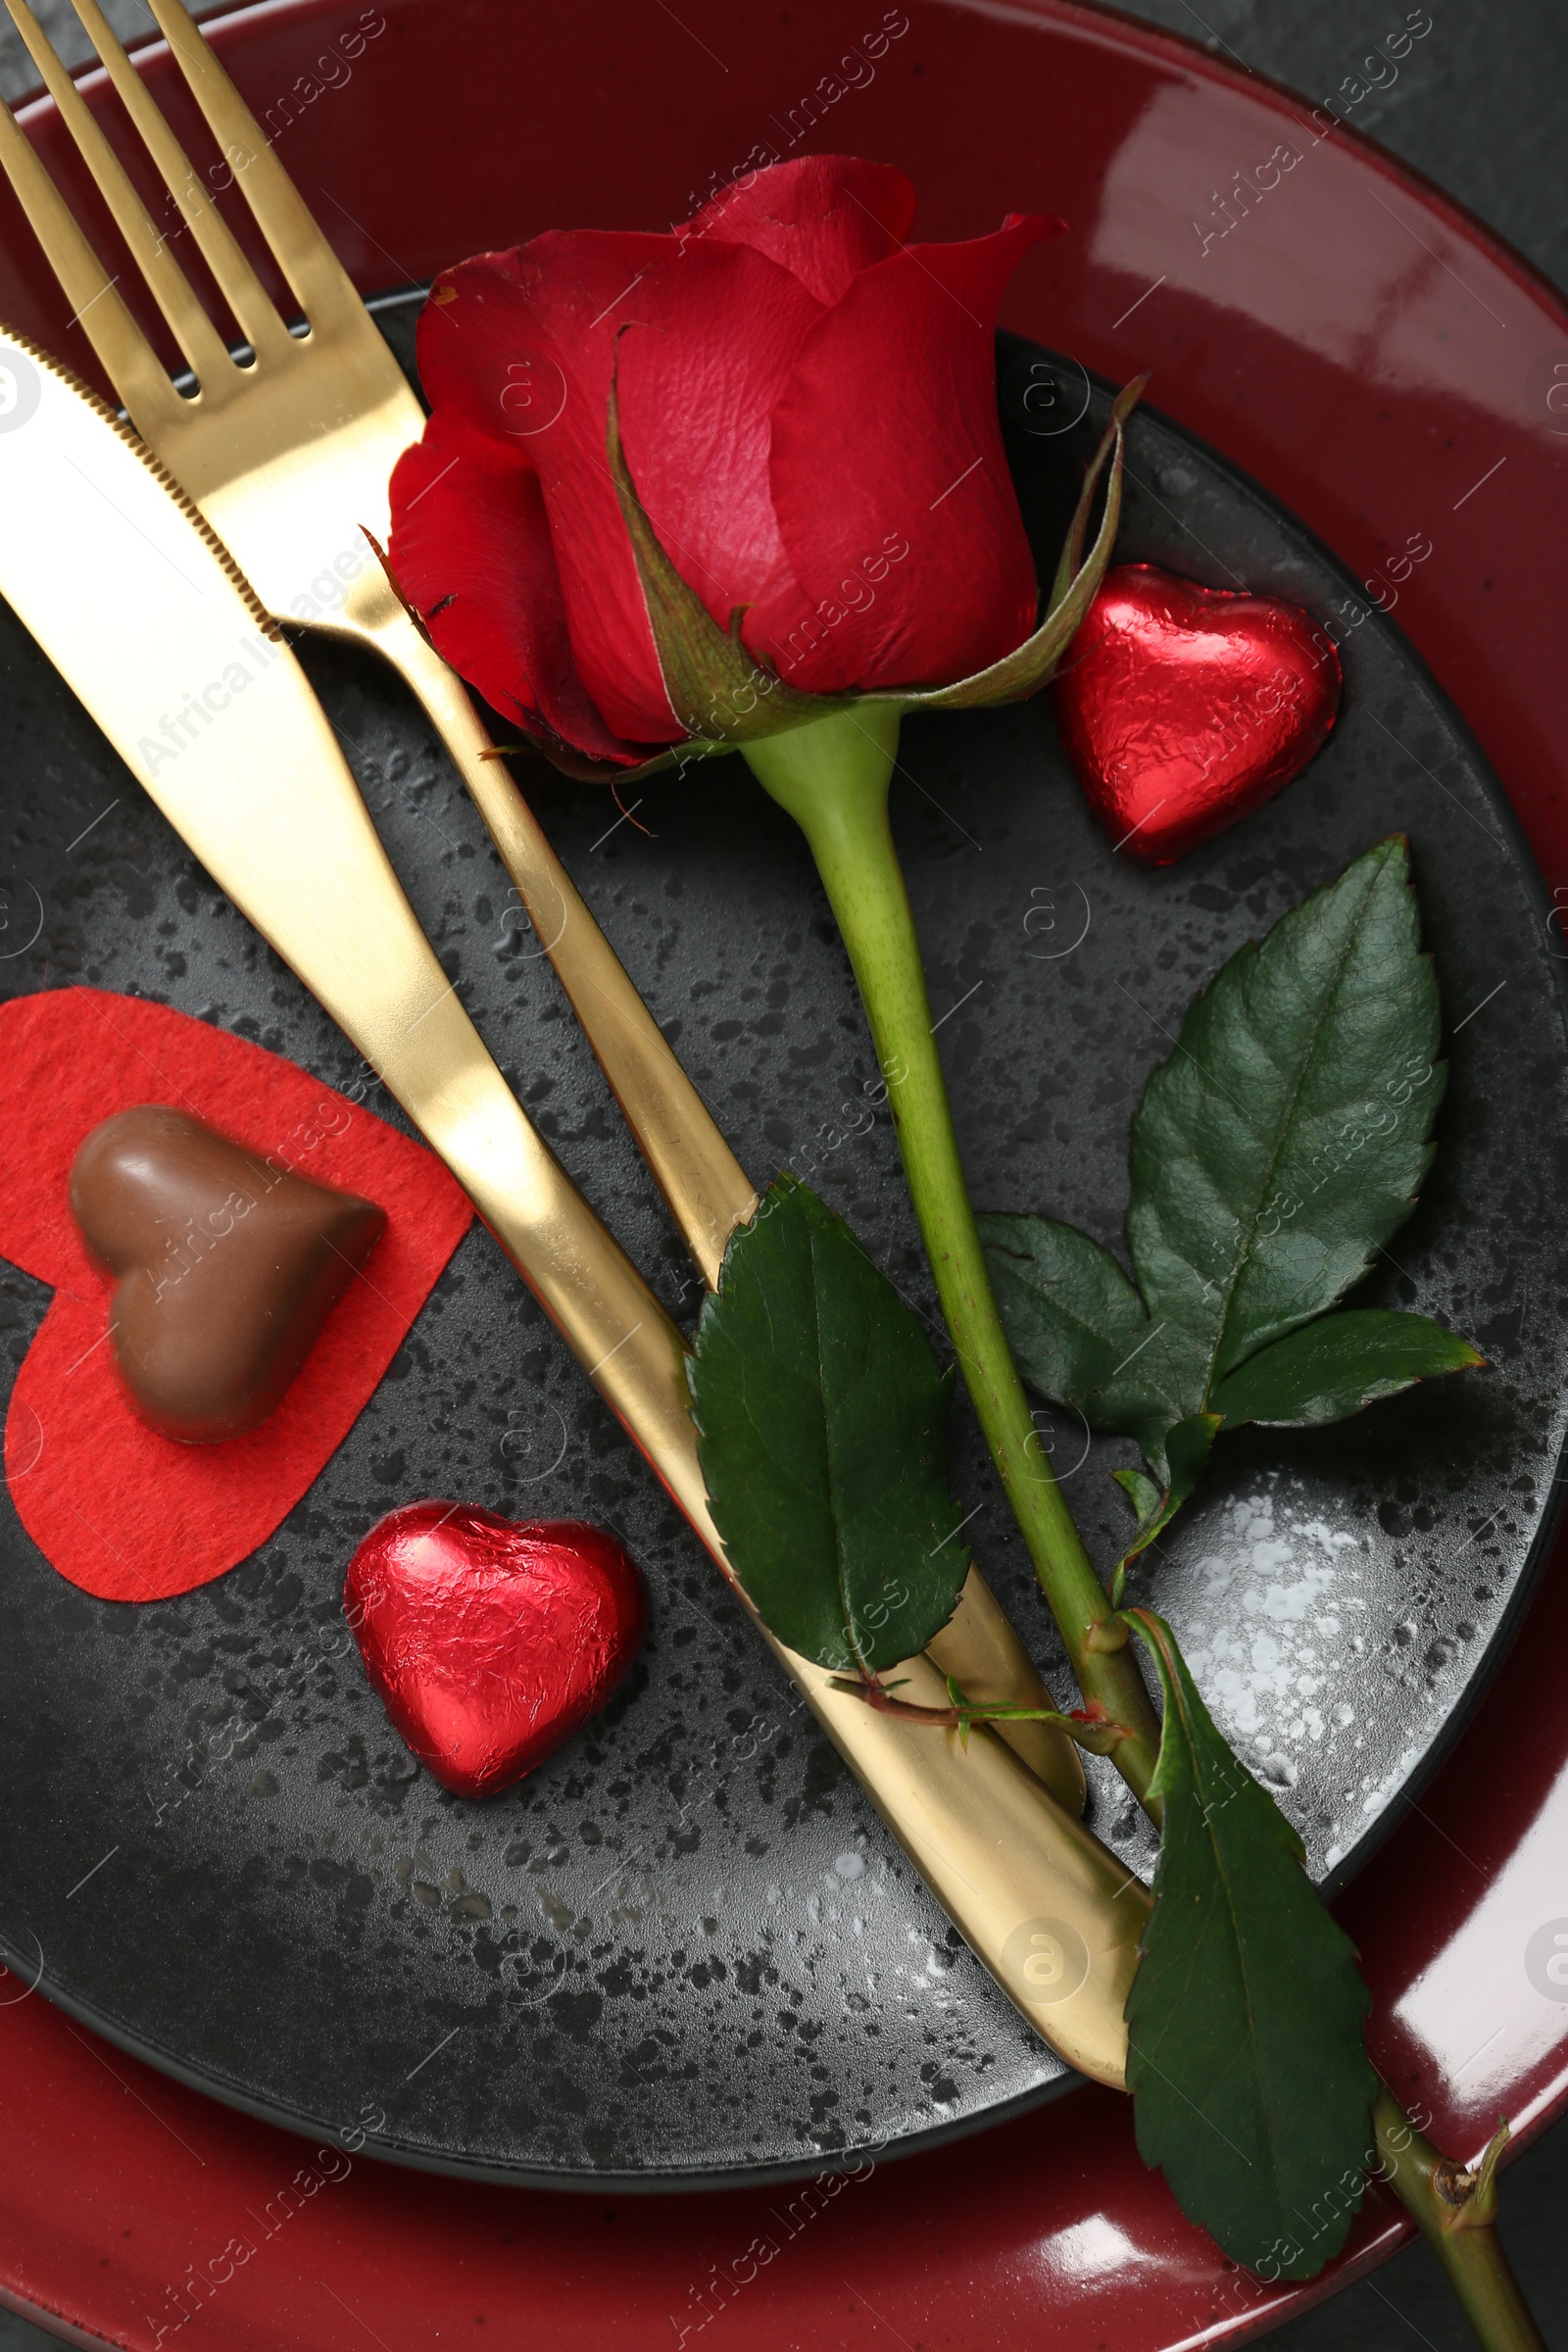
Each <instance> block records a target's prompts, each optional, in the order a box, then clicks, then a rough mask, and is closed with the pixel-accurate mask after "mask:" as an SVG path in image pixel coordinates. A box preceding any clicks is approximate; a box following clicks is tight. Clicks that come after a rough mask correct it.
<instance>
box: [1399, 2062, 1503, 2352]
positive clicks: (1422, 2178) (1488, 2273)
mask: <svg viewBox="0 0 1568 2352" xmlns="http://www.w3.org/2000/svg"><path fill="white" fill-rule="evenodd" d="M1372 2125H1373V2129H1374V2131H1376V2133H1377V2144H1378V2155H1379V2157H1380V2158H1381V2159H1382V2170H1383V2177H1384V2178H1385V2179H1386V2180H1387V2181H1388V2182H1389V2185H1390V2186H1391V2188H1393V2190H1394V2191H1395V2193H1396V2195H1397V2197H1398V2198H1399V2199H1400V2200H1401V2202H1402V2203H1403V2204H1404V2205H1405V2206H1406V2207H1407V2209H1408V2210H1409V2212H1410V2213H1411V2215H1412V2216H1413V2217H1414V2219H1415V2221H1416V2222H1417V2223H1418V2224H1419V2225H1420V2229H1421V2232H1422V2235H1423V2236H1424V2237H1426V2238H1427V2240H1428V2241H1429V2243H1430V2244H1431V2246H1432V2248H1433V2251H1434V2252H1435V2253H1436V2255H1437V2257H1438V2260H1439V2261H1440V2262H1441V2263H1442V2265H1443V2268H1444V2270H1445V2272H1446V2274H1447V2278H1448V2283H1449V2285H1450V2286H1451V2287H1452V2288H1453V2291H1454V2294H1455V2295H1456V2296H1457V2297H1458V2300H1459V2303H1460V2305H1461V2307H1462V2308H1463V2311H1464V2315H1465V2318H1466V2319H1467V2320H1468V2321H1469V2322H1470V2325H1471V2327H1473V2328H1474V2329H1475V2331H1476V2335H1477V2337H1478V2338H1479V2340H1480V2341H1481V2343H1483V2344H1484V2345H1486V2346H1487V2347H1488V2348H1489V2352H1546V2342H1545V2338H1544V2335H1543V2334H1542V2332H1541V2329H1540V2328H1539V2327H1537V2326H1536V2323H1535V2320H1534V2319H1533V2317H1532V2316H1531V2312H1530V2308H1529V2306H1528V2304H1527V2303H1526V2302H1525V2299H1524V2296H1523V2295H1522V2294H1521V2293H1520V2291H1519V2282H1518V2280H1517V2279H1516V2278H1515V2277H1514V2275H1513V2272H1512V2270H1511V2269H1510V2267H1509V2263H1508V2257H1507V2255H1506V2254H1505V2253H1504V2252H1503V2250H1502V2240H1501V2239H1500V2238H1499V2237H1498V2235H1497V2227H1496V2224H1497V2159H1498V2157H1499V2156H1500V2155H1501V2153H1502V2150H1503V2148H1504V2146H1505V2145H1506V2143H1507V2138H1508V2127H1507V2125H1506V2124H1504V2125H1503V2127H1502V2129H1501V2130H1500V2131H1498V2132H1497V2134H1496V2136H1495V2138H1494V2139H1493V2141H1492V2142H1491V2144H1490V2146H1489V2147H1488V2148H1487V2150H1486V2153H1485V2154H1484V2155H1483V2157H1482V2159H1481V2162H1480V2163H1479V2164H1478V2165H1477V2166H1476V2169H1475V2171H1474V2172H1473V2173H1472V2172H1468V2171H1466V2170H1465V2169H1464V2168H1463V2167H1462V2166H1459V2165H1456V2164H1453V2163H1451V2162H1450V2161H1449V2160H1448V2159H1447V2158H1446V2157H1444V2156H1440V2155H1439V2154H1438V2151H1437V2149H1436V2148H1435V2147H1433V2146H1432V2144H1431V2142H1430V2141H1429V2140H1426V2139H1423V2138H1422V2136H1421V2134H1420V2132H1419V2131H1415V2130H1414V2128H1413V2126H1412V2125H1411V2124H1410V2123H1409V2122H1408V2120H1407V2119H1406V2117H1405V2115H1404V2113H1403V2111H1402V2109H1401V2108H1400V2106H1399V2103H1398V2101H1397V2099H1396V2098H1395V2096H1394V2093H1393V2092H1392V2091H1391V2090H1389V2089H1387V2088H1380V2089H1379V2092H1378V2095H1377V2098H1376V2100H1375V2102H1374V2103H1373V2108H1372Z"/></svg>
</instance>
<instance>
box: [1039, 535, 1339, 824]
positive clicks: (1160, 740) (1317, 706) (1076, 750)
mask: <svg viewBox="0 0 1568 2352" xmlns="http://www.w3.org/2000/svg"><path fill="white" fill-rule="evenodd" d="M1052 696H1053V701H1054V705H1055V711H1056V720H1057V724H1058V726H1059V727H1060V729H1061V739H1062V742H1063V743H1064V744H1065V745H1066V748H1067V753H1068V756H1069V758H1070V759H1071V760H1072V763H1073V765H1074V767H1075V768H1076V769H1077V771H1078V775H1079V778H1080V780H1081V782H1082V784H1083V788H1084V791H1085V793H1086V794H1087V795H1088V798H1089V805H1090V807H1091V808H1092V809H1094V811H1095V813H1096V815H1097V816H1098V817H1099V818H1100V820H1101V822H1102V823H1103V825H1104V827H1105V829H1106V831H1107V832H1108V833H1109V834H1110V836H1111V838H1112V839H1113V840H1114V842H1115V844H1116V847H1117V848H1118V849H1125V850H1128V851H1130V852H1131V853H1132V855H1133V856H1134V857H1136V858H1146V859H1147V860H1148V861H1149V863H1150V864H1152V865H1168V864H1169V863H1170V861H1171V859H1172V858H1179V857H1180V856H1181V855H1182V853H1183V851H1184V850H1190V849H1193V848H1195V847H1196V845H1197V844H1198V843H1199V842H1201V841H1206V840H1207V839H1208V838H1209V836H1210V835H1211V834H1214V833H1219V832H1222V831H1223V830H1224V828H1225V827H1226V826H1227V825H1232V824H1234V823H1235V822H1236V820H1237V818H1238V817H1242V816H1246V815H1247V813H1248V811H1249V810H1250V809H1256V808H1257V807H1258V806H1259V805H1260V804H1261V803H1262V802H1264V801H1266V800H1268V799H1270V798H1271V797H1272V796H1273V794H1275V793H1276V792H1278V791H1279V789H1280V787H1281V786H1282V785H1284V784H1288V783H1289V782H1290V780H1291V778H1292V776H1294V775H1298V774H1299V772H1300V770H1301V769H1302V768H1303V767H1304V766H1305V765H1306V763H1307V761H1308V760H1310V759H1311V757H1312V755H1313V753H1314V752H1316V751H1319V750H1320V749H1321V748H1322V745H1323V743H1324V741H1325V740H1326V738H1327V736H1328V732H1329V729H1330V728H1331V727H1332V726H1333V724H1334V720H1335V717H1336V715H1337V713H1338V711H1339V707H1340V658H1339V656H1338V654H1337V653H1336V652H1335V650H1334V647H1333V645H1332V643H1331V642H1330V640H1329V638H1328V637H1327V636H1326V635H1325V633H1324V631H1323V630H1322V629H1321V628H1320V627H1319V626H1318V624H1317V622H1316V621H1314V620H1313V619H1312V617H1311V615H1310V613H1303V612H1302V611H1301V609H1300V607H1299V605H1290V604H1286V603H1285V602H1284V601H1283V599H1282V598H1279V597H1274V596H1248V595H1246V594H1243V593H1238V592H1237V591H1236V590H1233V589H1229V588H1201V587H1200V586H1199V585H1198V583H1197V581H1196V580H1184V579H1182V578H1180V577H1179V576H1178V574H1177V573H1175V572H1173V571H1160V570H1158V569H1156V567H1155V566H1154V565H1153V564H1122V565H1120V566H1119V567H1118V568H1117V569H1116V570H1114V571H1108V572H1107V573H1106V574H1105V577H1104V580H1103V584H1102V586H1101V590H1100V594H1099V595H1098V596H1097V597H1096V598H1095V601H1094V603H1093V604H1092V605H1091V606H1090V608H1089V612H1088V613H1087V615H1086V617H1085V619H1084V621H1083V624H1082V626H1081V627H1080V629H1079V631H1078V634H1077V636H1076V637H1075V638H1074V639H1073V641H1072V649H1071V655H1070V658H1069V661H1068V663H1067V666H1066V667H1065V668H1064V669H1063V670H1062V671H1061V672H1060V674H1059V675H1058V677H1057V679H1056V682H1055V684H1054V688H1053V690H1052Z"/></svg>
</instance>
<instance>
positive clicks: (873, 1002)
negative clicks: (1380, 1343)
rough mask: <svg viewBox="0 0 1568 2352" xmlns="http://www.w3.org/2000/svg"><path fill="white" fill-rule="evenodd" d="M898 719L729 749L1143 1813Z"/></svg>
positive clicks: (1129, 1728) (1050, 1595)
mask: <svg viewBox="0 0 1568 2352" xmlns="http://www.w3.org/2000/svg"><path fill="white" fill-rule="evenodd" d="M901 716H902V711H901V710H900V707H899V706H898V705H897V704H896V703H882V702H873V701H870V700H866V701H864V702H862V703H860V704H859V705H858V707H857V708H856V709H854V710H852V711H845V710H839V711H833V712H832V713H831V714H830V715H829V716H827V717H825V718H819V719H815V720H812V721H810V722H809V724H807V725H805V726H798V727H792V728H789V729H788V730H787V731H785V732H783V733H780V734H776V735H769V736H765V737H763V738H762V739H761V740H760V741H758V742H754V743H747V744H743V745H742V746H741V747H740V748H741V750H742V751H743V752H744V754H745V757H746V760H747V761H748V763H749V764H750V766H751V768H752V770H753V772H754V773H755V774H756V775H757V777H758V779H759V780H760V783H761V784H762V785H763V786H764V787H765V789H766V790H767V791H768V792H769V793H770V794H771V795H772V797H773V799H774V800H775V801H777V802H778V804H779V806H780V807H781V808H783V809H787V810H788V812H789V814H790V815H791V816H793V817H794V819H795V821H796V823H797V824H798V825H799V826H800V827H801V829H802V831H803V832H804V833H805V835H806V838H807V840H808V842H809V844H810V848H811V855H812V856H813V858H815V859H816V867H817V872H818V873H819V874H820V875H821V878H822V886H823V888H824V889H825V890H826V892H827V895H828V900H829V903H830V904H831V906H832V908H833V912H834V914H835V915H836V916H837V918H838V925H839V929H840V931H841V932H842V933H843V936H844V944H845V946H846V947H847V948H848V950H849V953H850V961H851V963H852V964H853V965H854V967H855V976H856V979H857V980H858V983H859V987H860V995H861V997H862V999H863V1000H864V1004H865V1009H866V1014H867V1017H868V1019H869V1021H870V1025H871V1037H872V1041H873V1043H874V1045H875V1047H876V1052H877V1058H878V1060H879V1062H880V1063H881V1067H882V1074H883V1078H884V1080H885V1082H886V1084H887V1089H888V1105H889V1108H890V1109H891V1111H892V1113H893V1120H894V1125H895V1126H896V1128H897V1130H898V1136H899V1145H900V1149H901V1150H902V1152H903V1153H904V1165H905V1171H906V1174H907V1178H908V1185H909V1193H910V1197H911V1199H912V1200H913V1202H914V1211H915V1215H916V1216H917V1217H918V1219H919V1222H920V1232H921V1235H922V1237H923V1239H924V1242H925V1247H926V1254H927V1256H928V1257H929V1259H930V1261H931V1270H932V1273H933V1274H934V1276H935V1277H936V1285H937V1293H938V1296H939V1297H940V1299H941V1300H942V1309H943V1313H944V1314H945V1315H946V1317H947V1322H948V1329H949V1332H950V1333H951V1334H952V1338H953V1344H954V1346H955V1348H956V1350H957V1355H958V1361H959V1363H960V1364H961V1365H962V1366H963V1375H964V1379H965V1380H966V1381H967V1383H968V1387H969V1394H970V1396H971V1397H973V1399H974V1406H975V1411H976V1412H977V1413H978V1415H979V1417H980V1426H981V1428H982V1429H983V1430H984V1432H985V1435H986V1442H987V1444H988V1445H989V1446H990V1447H991V1452H992V1455H993V1458H994V1459H995V1461H996V1465H997V1468H998V1470H999V1472H1000V1473H1001V1476H1002V1482H1003V1485H1004V1486H1005V1489H1006V1492H1007V1499H1008V1501H1009V1502H1010V1503H1011V1505H1012V1508H1013V1510H1014V1512H1015V1513H1016V1514H1017V1519H1018V1524H1019V1526H1020V1528H1021V1529H1022V1530H1023V1537H1024V1542H1025V1543H1026V1544H1028V1546H1029V1553H1030V1557H1031V1558H1032V1560H1033V1561H1034V1564H1035V1571H1036V1574H1037V1575H1038V1576H1039V1579H1040V1582H1041V1585H1042V1587H1043V1588H1044V1591H1045V1594H1046V1597H1047V1599H1048V1600H1049V1601H1050V1603H1051V1606H1052V1609H1053V1612H1054V1615H1055V1619H1056V1622H1057V1624H1058V1625H1059V1627H1060V1628H1061V1634H1062V1639H1063V1641H1064V1642H1066V1644H1067V1650H1068V1654H1069V1656H1070V1658H1071V1660H1072V1665H1073V1671H1074V1673H1075V1674H1076V1675H1077V1677H1078V1683H1079V1688H1080V1689H1081V1690H1082V1691H1083V1694H1084V1698H1085V1701H1086V1702H1087V1706H1088V1710H1089V1713H1090V1715H1091V1716H1092V1717H1096V1718H1099V1719H1101V1720H1102V1721H1103V1722H1104V1723H1106V1724H1107V1725H1108V1726H1111V1727H1114V1729H1115V1730H1116V1732H1117V1733H1118V1735H1119V1736H1118V1737H1117V1738H1116V1739H1115V1740H1113V1741H1112V1742H1111V1744H1110V1749H1109V1752H1110V1755H1111V1757H1112V1760H1113V1761H1114V1763H1115V1765H1116V1767H1117V1769H1118V1771H1119V1772H1120V1773H1121V1775H1122V1778H1123V1779H1124V1780H1125V1781H1126V1782H1127V1784H1128V1786H1129V1788H1131V1789H1132V1790H1133V1791H1134V1793H1135V1794H1136V1795H1137V1796H1138V1798H1139V1800H1140V1802H1142V1803H1143V1804H1145V1805H1146V1807H1147V1806H1149V1793H1148V1792H1149V1785H1150V1782H1151V1781H1152V1777H1153V1772H1154V1760H1155V1757H1156V1755H1157V1753H1158V1748H1159V1726H1158V1724H1157V1722H1156V1720H1155V1717H1154V1712H1153V1708H1152V1705H1151V1703H1150V1698H1149V1693H1148V1691H1147V1690H1146V1689H1145V1686H1144V1682H1143V1678H1142V1676H1141V1674H1140V1673H1139V1671H1138V1667H1137V1665H1136V1663H1135V1661H1134V1658H1133V1654H1132V1652H1131V1650H1130V1649H1129V1648H1128V1646H1127V1633H1126V1628H1125V1627H1124V1626H1123V1625H1122V1624H1121V1623H1120V1621H1119V1619H1118V1617H1117V1615H1116V1612H1115V1610H1114V1609H1113V1608H1112V1606H1111V1603H1110V1599H1109V1596H1108V1595H1107V1593H1105V1590H1104V1588H1103V1585H1102V1584H1101V1582H1100V1579H1099V1577H1098V1576H1097V1575H1096V1573H1095V1570H1094V1566H1093V1563H1092V1562H1091V1560H1090V1558H1089V1555H1088V1553H1087V1552H1086V1551H1085V1550H1084V1547H1083V1544H1082V1542H1081V1540H1080V1538H1079V1535H1078V1530H1077V1528H1076V1527H1075V1526H1074V1524H1073V1519H1072V1514H1071V1512H1070V1511H1069V1510H1068V1508H1067V1505H1066V1503H1065V1501H1064V1500H1063V1499H1062V1494H1061V1489H1060V1487H1059V1486H1058V1485H1057V1484H1056V1481H1055V1479H1054V1477H1053V1476H1052V1475H1051V1472H1050V1470H1049V1468H1047V1467H1045V1466H1044V1463H1043V1457H1042V1455H1041V1452H1040V1448H1039V1442H1038V1437H1037V1434H1036V1431H1035V1426H1034V1422H1033V1420H1032V1418H1031V1415H1030V1410H1029V1405H1028V1402H1027V1399H1026V1398H1025V1396H1024V1392H1023V1385H1022V1383H1021V1382H1020V1380H1019V1378H1018V1374H1017V1371H1016V1370H1015V1368H1014V1365H1013V1361H1012V1355H1011V1351H1010V1350H1009V1348H1008V1347H1007V1343H1006V1339H1005V1335H1004V1333H1003V1329H1002V1321H1001V1318H1000V1316H999V1315H998V1313H997V1306H996V1301H995V1299H993V1298H992V1295H991V1280H990V1277H989V1275H988V1274H987V1271H986V1263H985V1256H984V1253H983V1251H982V1250H981V1247H980V1237H979V1235H978V1234H977V1233H976V1231H975V1223H974V1212H973V1210H972V1209H971V1207H970V1205H969V1196H968V1192H967V1190H966V1188H965V1185H964V1180H963V1169H962V1165H961V1163H960V1161H959V1158H958V1146H957V1139H956V1136H955V1134H954V1131H953V1114H952V1111H951V1110H950V1108H949V1106H948V1095H947V1088H946V1086H945V1084H944V1082H943V1077H942V1063H941V1059H940V1057H939V1055H938V1053H937V1044H936V1038H935V1036H934V1034H933V1032H932V1026H931V1006H930V1003H929V1001H928V999H927V996H926V989H925V974H924V971H923V969H922V966H921V962H920V949H919V943H918V941H917V939H916V937H915V930H914V917H913V915H912V913H911V912H910V908H909V900H908V894H907V891H906V889H905V887H904V876H903V873H902V872H901V870H900V867H899V860H898V853H897V851H896V850H895V848H894V846H893V835H892V831H891V829H890V827H889V824H888V786H889V784H890V782H891V780H892V775H893V769H894V766H895V764H896V757H897V752H898V742H899V722H900V719H901ZM1150 1809H1151V1810H1154V1808H1150ZM1156 1817H1157V1815H1156Z"/></svg>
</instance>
